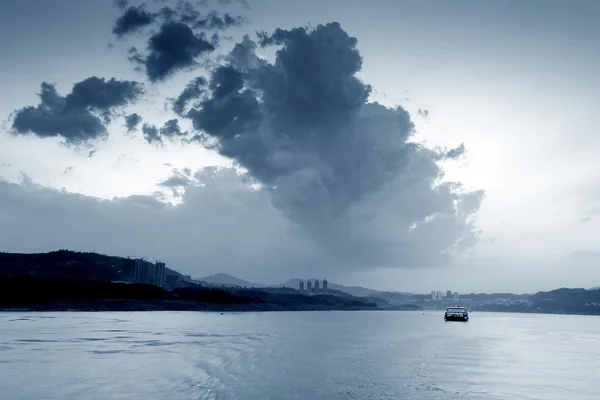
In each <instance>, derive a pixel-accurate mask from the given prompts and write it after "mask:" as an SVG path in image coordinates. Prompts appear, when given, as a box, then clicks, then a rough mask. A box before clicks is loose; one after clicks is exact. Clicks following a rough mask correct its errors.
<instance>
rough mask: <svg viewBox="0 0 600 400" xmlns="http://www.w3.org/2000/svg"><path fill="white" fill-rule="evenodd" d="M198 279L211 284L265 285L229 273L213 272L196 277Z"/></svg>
mask: <svg viewBox="0 0 600 400" xmlns="http://www.w3.org/2000/svg"><path fill="white" fill-rule="evenodd" d="M198 280H199V281H203V282H206V283H209V284H213V285H223V286H240V287H249V288H250V287H255V288H258V287H264V286H265V285H261V284H260V283H252V282H248V281H245V280H243V279H240V278H236V277H235V276H231V275H229V274H223V273H220V274H214V275H209V276H205V277H204V278H200V279H198Z"/></svg>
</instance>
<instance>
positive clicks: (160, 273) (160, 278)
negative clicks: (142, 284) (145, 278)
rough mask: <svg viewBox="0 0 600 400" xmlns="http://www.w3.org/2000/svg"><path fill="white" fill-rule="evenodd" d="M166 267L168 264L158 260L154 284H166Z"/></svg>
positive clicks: (161, 285)
mask: <svg viewBox="0 0 600 400" xmlns="http://www.w3.org/2000/svg"><path fill="white" fill-rule="evenodd" d="M165 269H166V265H165V263H164V262H162V261H156V268H155V270H154V284H155V285H156V286H160V287H163V286H164V285H165Z"/></svg>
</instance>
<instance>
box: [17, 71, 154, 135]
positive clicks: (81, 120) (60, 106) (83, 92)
mask: <svg viewBox="0 0 600 400" xmlns="http://www.w3.org/2000/svg"><path fill="white" fill-rule="evenodd" d="M41 86H42V90H41V93H40V94H39V97H40V104H39V105H38V106H37V107H33V106H29V107H24V108H21V109H19V110H17V111H15V113H14V115H13V123H12V133H13V134H15V135H25V134H30V133H33V134H34V135H36V136H38V137H40V138H48V137H60V138H62V139H64V142H65V143H66V144H68V145H80V144H85V143H89V142H90V141H93V140H96V139H102V138H105V137H106V136H107V134H108V133H107V130H106V124H108V123H109V122H110V121H111V119H112V115H113V112H114V111H115V110H116V109H118V108H120V107H123V106H125V105H127V104H129V103H132V102H134V101H136V100H137V99H138V98H139V97H141V96H142V95H143V94H144V89H143V86H142V84H140V83H138V82H134V81H119V80H116V79H115V78H111V79H110V80H106V79H104V78H98V77H95V76H93V77H90V78H87V79H85V80H83V81H81V82H78V83H76V84H75V85H74V86H73V89H72V91H71V93H69V94H68V95H67V96H65V97H63V96H61V95H59V94H58V92H57V91H56V87H55V86H54V85H52V84H49V83H46V82H43V83H42V85H41Z"/></svg>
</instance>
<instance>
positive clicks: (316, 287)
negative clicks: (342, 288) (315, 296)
mask: <svg viewBox="0 0 600 400" xmlns="http://www.w3.org/2000/svg"><path fill="white" fill-rule="evenodd" d="M318 291H319V280H318V279H315V292H318Z"/></svg>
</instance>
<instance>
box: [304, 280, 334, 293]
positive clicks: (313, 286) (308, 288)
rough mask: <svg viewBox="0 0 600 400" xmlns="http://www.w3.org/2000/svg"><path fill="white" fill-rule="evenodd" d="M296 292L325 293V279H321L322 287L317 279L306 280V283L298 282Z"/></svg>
mask: <svg viewBox="0 0 600 400" xmlns="http://www.w3.org/2000/svg"><path fill="white" fill-rule="evenodd" d="M298 290H300V291H301V292H308V293H318V292H320V293H327V279H323V286H321V285H320V283H319V280H318V279H308V280H307V281H306V282H304V281H300V282H299V283H298Z"/></svg>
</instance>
